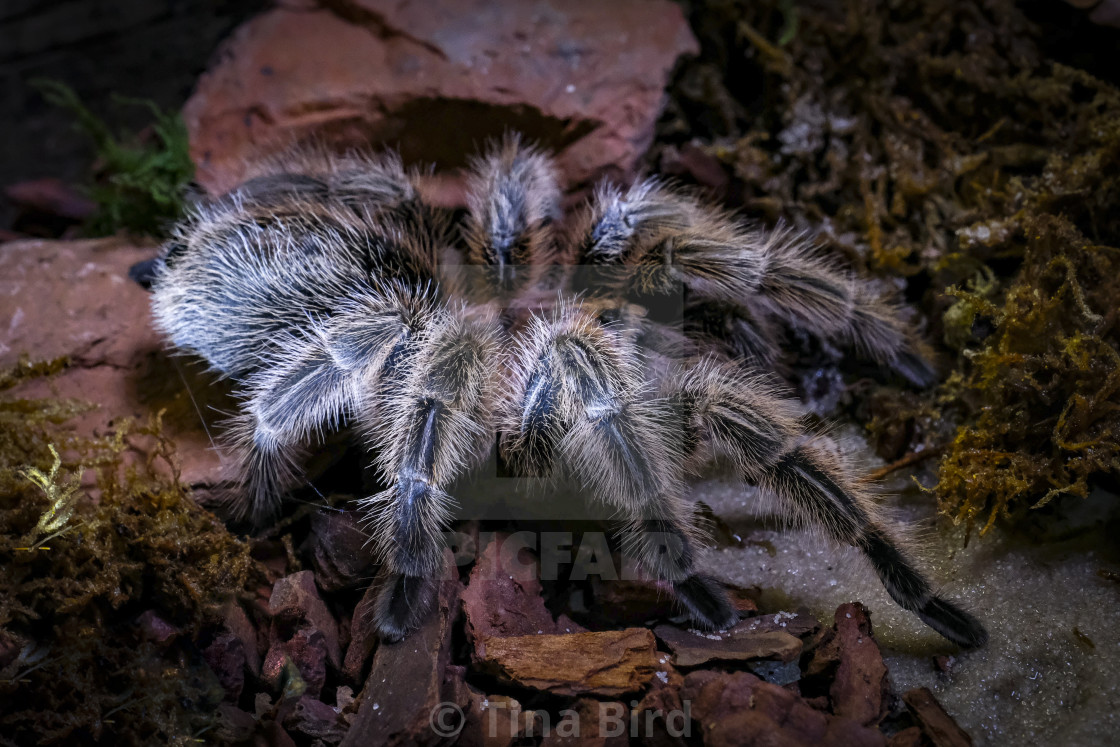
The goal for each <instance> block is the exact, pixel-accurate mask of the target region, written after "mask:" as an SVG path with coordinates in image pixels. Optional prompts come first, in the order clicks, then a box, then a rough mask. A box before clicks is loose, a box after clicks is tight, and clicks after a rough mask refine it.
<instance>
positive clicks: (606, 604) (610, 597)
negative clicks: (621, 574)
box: [591, 578, 675, 625]
mask: <svg viewBox="0 0 1120 747" xmlns="http://www.w3.org/2000/svg"><path fill="white" fill-rule="evenodd" d="M591 588H592V592H593V594H594V599H595V603H594V607H593V611H594V612H595V614H596V616H597V617H598V618H599V619H600V620H602V621H603V622H604V623H607V624H613V625H644V624H646V623H648V622H649V621H650V620H658V619H667V618H669V617H672V616H673V614H674V612H675V610H674V609H673V595H672V594H671V593H670V592H668V591H667V590H665V589H662V588H659V587H658V586H657V585H656V584H655V583H653V582H647V581H631V580H624V579H611V580H607V581H604V580H601V579H597V578H596V579H593V580H592V584H591Z"/></svg>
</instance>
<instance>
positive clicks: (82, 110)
mask: <svg viewBox="0 0 1120 747" xmlns="http://www.w3.org/2000/svg"><path fill="white" fill-rule="evenodd" d="M35 85H36V86H37V87H38V88H39V90H40V91H42V93H43V96H44V97H45V98H46V100H47V101H48V102H49V103H51V104H54V105H55V106H58V107H60V108H62V109H65V110H66V111H68V112H70V113H71V114H73V116H74V120H75V126H76V128H77V129H78V130H79V131H81V132H83V133H85V134H86V135H87V136H88V137H89V138H91V139H92V140H93V144H94V149H95V153H96V161H95V166H96V169H97V171H96V174H95V177H96V179H95V181H94V184H93V185H92V186H91V187H90V188H89V194H90V197H92V198H93V200H94V201H95V202H96V203H97V212H96V213H95V214H94V215H93V216H92V217H91V218H90V220H89V222H88V223H87V225H86V231H87V232H88V233H89V234H90V235H92V236H105V235H108V234H113V233H116V232H118V231H128V232H130V233H135V234H145V235H152V236H160V235H163V233H164V232H165V231H166V230H167V227H168V226H169V225H170V224H171V223H173V222H174V221H175V220H177V219H178V218H179V217H180V216H181V215H182V214H183V210H184V207H185V204H184V194H185V190H186V186H187V184H188V182H190V180H191V178H192V177H193V176H194V164H193V163H192V162H191V159H190V153H189V144H188V139H187V128H186V126H185V125H184V124H183V120H182V118H181V117H180V116H179V115H178V114H177V113H169V112H164V111H161V110H160V109H159V107H157V106H156V105H155V104H153V103H152V102H150V101H142V100H137V99H129V98H124V97H117V99H116V101H117V103H118V104H121V105H128V106H139V107H144V108H147V109H149V110H150V111H151V114H152V124H151V125H150V132H149V133H148V137H146V138H142V137H140V136H128V137H124V138H119V137H117V136H114V134H113V133H112V131H111V130H110V129H109V127H108V125H106V124H105V122H103V121H102V120H100V119H98V118H97V117H96V116H95V115H94V114H93V113H92V112H90V111H89V109H87V108H86V107H85V106H84V105H83V104H82V102H81V101H80V100H79V99H78V97H77V94H75V93H74V91H73V90H72V89H70V88H69V87H68V86H66V85H64V84H62V83H59V82H57V81H50V80H37V81H35Z"/></svg>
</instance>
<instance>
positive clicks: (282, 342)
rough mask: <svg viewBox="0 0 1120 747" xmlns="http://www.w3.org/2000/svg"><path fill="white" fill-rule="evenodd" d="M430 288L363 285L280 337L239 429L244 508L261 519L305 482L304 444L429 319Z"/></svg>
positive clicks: (339, 416) (347, 411)
mask: <svg viewBox="0 0 1120 747" xmlns="http://www.w3.org/2000/svg"><path fill="white" fill-rule="evenodd" d="M430 314H431V302H430V301H429V299H427V298H426V297H425V296H424V294H423V293H415V292H412V291H409V290H407V289H404V288H398V287H392V286H391V287H390V288H389V289H388V290H387V291H385V292H380V291H374V290H373V289H369V288H367V289H365V290H364V291H360V292H356V293H355V295H354V297H353V298H352V299H350V300H349V301H347V303H346V305H345V306H343V307H342V308H341V309H340V310H339V312H338V313H337V314H336V315H335V316H334V317H332V318H331V319H329V320H327V321H326V322H315V323H310V324H309V329H308V331H307V332H306V334H302V335H298V336H297V335H295V334H292V335H287V336H283V337H280V338H279V339H278V340H277V345H276V350H275V351H274V352H273V353H272V354H270V355H268V356H267V358H266V360H265V361H264V362H263V365H262V366H261V367H260V369H259V370H258V372H257V373H255V374H253V375H252V376H250V377H249V378H248V379H247V380H246V394H247V402H246V407H245V413H244V414H243V415H242V416H240V417H239V418H238V419H237V421H235V427H234V429H233V430H232V433H233V435H234V437H235V444H236V445H238V446H239V447H240V448H239V449H238V450H237V451H238V453H239V455H240V456H241V466H242V474H243V475H244V483H245V487H246V497H247V500H245V501H244V502H243V503H242V504H240V505H239V506H237V512H238V513H239V514H240V515H242V516H244V515H246V514H248V515H249V516H250V517H251V518H252V519H253V520H254V522H256V523H261V522H263V521H264V520H265V519H267V518H269V517H270V516H271V515H273V514H274V513H275V512H276V511H277V510H278V509H279V501H280V499H281V498H282V497H283V495H284V493H285V492H287V490H289V489H291V487H292V486H293V485H294V484H295V483H296V482H297V480H298V478H299V475H300V471H299V468H298V467H297V464H298V454H299V451H300V449H299V447H300V445H301V444H303V443H305V442H306V441H307V440H308V438H309V437H310V436H312V435H313V434H316V433H322V431H323V430H324V429H330V430H333V429H336V428H338V427H339V426H340V425H341V424H342V422H343V421H344V420H346V419H347V418H348V417H349V416H350V415H351V414H352V412H353V410H354V408H355V407H356V406H357V405H358V404H359V402H360V401H361V400H362V399H363V398H364V397H365V396H366V394H365V393H366V392H367V391H369V390H371V389H372V388H373V387H374V386H375V385H376V383H377V381H378V380H379V378H380V377H381V376H382V375H383V374H385V373H392V366H393V364H394V361H395V360H396V359H397V358H399V357H400V356H401V354H402V352H403V350H404V349H405V347H406V346H407V344H408V342H409V340H410V339H412V338H413V337H415V336H416V335H417V334H418V333H419V332H420V331H421V330H422V329H423V327H424V325H425V324H426V323H427V320H428V318H429V316H430Z"/></svg>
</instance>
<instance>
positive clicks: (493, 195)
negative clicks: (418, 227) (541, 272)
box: [463, 135, 560, 290]
mask: <svg viewBox="0 0 1120 747" xmlns="http://www.w3.org/2000/svg"><path fill="white" fill-rule="evenodd" d="M471 171H472V174H471V176H470V180H469V182H468V193H467V204H468V208H469V212H468V214H467V217H466V220H465V223H464V226H463V237H464V239H465V241H466V244H467V259H468V261H469V262H470V263H471V264H474V265H485V266H488V268H489V269H490V271H491V272H492V273H493V278H492V279H493V280H494V281H496V284H497V285H498V287H500V288H503V289H507V290H508V289H511V288H513V287H514V283H515V281H516V277H515V275H516V274H517V273H518V272H521V273H522V274H524V273H525V272H526V271H527V270H528V268H529V266H530V265H545V264H549V263H550V262H551V260H552V254H553V251H554V246H553V241H552V233H551V230H552V229H551V226H552V224H553V223H554V222H556V221H557V220H558V219H559V217H560V187H559V185H558V183H557V174H556V167H555V165H554V164H553V163H552V159H551V158H549V157H548V156H546V155H544V154H543V153H542V152H540V151H539V150H537V149H536V148H533V147H529V146H525V145H522V144H521V139H520V137H519V136H517V135H507V136H506V137H505V138H504V139H503V140H502V141H501V143H493V144H491V145H490V148H489V150H488V151H487V152H486V154H485V155H484V156H482V157H481V158H476V159H474V160H473V161H472V163H471ZM519 268H521V269H519Z"/></svg>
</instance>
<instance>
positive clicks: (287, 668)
mask: <svg viewBox="0 0 1120 747" xmlns="http://www.w3.org/2000/svg"><path fill="white" fill-rule="evenodd" d="M329 658H330V656H329V654H328V652H327V642H326V638H325V637H324V636H323V634H322V633H321V632H320V631H318V630H314V629H312V628H300V629H299V630H296V631H295V632H294V633H293V634H292V635H291V637H288V638H283V639H281V638H278V637H277V638H275V639H274V640H273V643H272V645H271V646H269V649H268V653H267V654H266V655H265V657H264V663H263V664H262V665H261V679H262V680H264V682H265V684H267V685H268V686H269V688H271V689H272V690H275V691H281V690H282V691H283V694H284V695H285V697H287V696H289V695H291V696H296V695H303V694H305V693H306V694H308V695H311V696H312V697H316V698H317V697H319V694H320V693H321V692H322V691H323V685H324V684H325V683H326V681H327V661H328V659H329Z"/></svg>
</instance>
